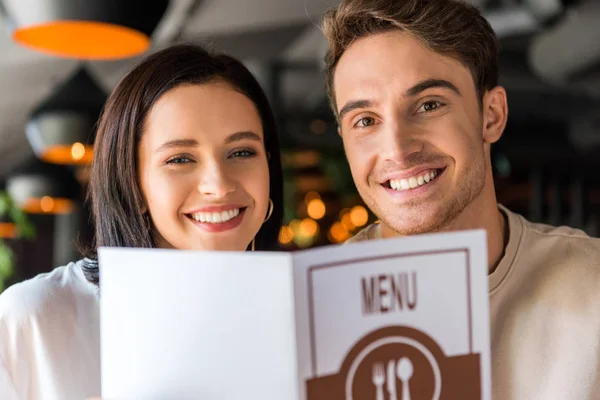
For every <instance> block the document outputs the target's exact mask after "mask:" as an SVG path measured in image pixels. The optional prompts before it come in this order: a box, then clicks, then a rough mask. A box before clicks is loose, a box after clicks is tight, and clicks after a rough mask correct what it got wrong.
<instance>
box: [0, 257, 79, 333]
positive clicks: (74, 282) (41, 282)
mask: <svg viewBox="0 0 600 400" xmlns="http://www.w3.org/2000/svg"><path fill="white" fill-rule="evenodd" d="M82 276H83V275H82V274H81V270H80V269H79V266H78V264H77V263H69V264H68V265H66V266H62V267H58V268H55V269H54V270H52V271H51V272H47V273H43V274H39V275H37V276H35V277H34V278H31V279H28V280H26V281H23V282H19V283H16V284H14V285H12V286H11V287H9V288H8V289H6V290H5V291H4V292H3V293H2V295H0V320H3V321H4V323H7V322H9V321H10V322H11V323H14V324H20V323H22V322H23V321H24V320H27V319H30V318H32V317H35V316H36V315H45V314H47V313H52V311H53V310H54V308H60V307H61V305H64V304H66V303H69V302H71V301H72V300H73V298H74V296H75V295H76V292H79V291H80V289H81V288H82V285H84V283H83V282H82ZM83 287H85V286H83Z"/></svg>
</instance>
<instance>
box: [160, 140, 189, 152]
mask: <svg viewBox="0 0 600 400" xmlns="http://www.w3.org/2000/svg"><path fill="white" fill-rule="evenodd" d="M197 146H198V141H197V140H196V139H175V140H169V141H168V142H165V143H163V144H161V145H160V146H159V147H158V148H157V149H156V152H157V153H158V152H161V151H164V150H169V149H173V148H178V147H197Z"/></svg>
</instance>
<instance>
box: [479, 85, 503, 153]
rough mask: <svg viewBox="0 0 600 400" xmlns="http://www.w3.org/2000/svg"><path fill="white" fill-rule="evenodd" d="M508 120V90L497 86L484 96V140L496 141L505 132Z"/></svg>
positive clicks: (488, 141) (487, 141)
mask: <svg viewBox="0 0 600 400" xmlns="http://www.w3.org/2000/svg"><path fill="white" fill-rule="evenodd" d="M507 120H508V103H507V101H506V91H505V90H504V88H503V87H501V86H496V87H495V88H493V89H491V90H489V91H488V92H487V93H486V94H485V95H484V96H483V141H484V142H486V143H490V144H491V143H496V142H497V141H498V140H499V139H500V137H501V136H502V132H504V128H505V127H506V121H507Z"/></svg>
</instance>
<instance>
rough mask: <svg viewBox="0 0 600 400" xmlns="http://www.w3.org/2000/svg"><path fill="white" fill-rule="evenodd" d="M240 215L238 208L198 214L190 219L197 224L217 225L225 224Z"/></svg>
mask: <svg viewBox="0 0 600 400" xmlns="http://www.w3.org/2000/svg"><path fill="white" fill-rule="evenodd" d="M239 214H240V209H239V208H234V209H231V210H227V211H221V212H198V213H194V214H192V218H194V219H195V220H196V221H198V222H204V223H206V222H208V223H212V224H219V223H223V222H227V221H229V220H230V219H233V218H235V217H237V216H238V215H239Z"/></svg>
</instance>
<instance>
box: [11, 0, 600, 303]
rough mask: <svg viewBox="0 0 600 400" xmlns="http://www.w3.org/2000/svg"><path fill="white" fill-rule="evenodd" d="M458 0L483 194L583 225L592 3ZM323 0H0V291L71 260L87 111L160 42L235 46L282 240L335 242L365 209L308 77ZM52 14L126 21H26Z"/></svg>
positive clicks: (598, 55)
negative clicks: (251, 98) (477, 45)
mask: <svg viewBox="0 0 600 400" xmlns="http://www.w3.org/2000/svg"><path fill="white" fill-rule="evenodd" d="M470 2H471V3H473V4H476V5H477V6H478V7H480V8H481V9H483V10H484V13H485V15H486V17H487V18H488V20H489V21H490V23H491V25H492V27H493V28H494V29H495V31H496V32H497V34H498V36H499V38H500V41H501V45H502V51H501V65H500V83H501V85H502V86H504V87H505V88H506V90H507V92H508V102H509V123H508V126H507V128H506V130H505V133H504V136H503V138H502V139H501V140H500V142H499V143H498V144H496V145H494V146H493V147H492V152H493V166H494V173H495V179H496V188H497V196H498V200H499V202H500V203H501V204H503V205H505V206H507V207H509V208H510V209H512V210H514V211H516V212H518V213H521V214H523V215H524V216H526V217H527V218H529V219H531V220H533V221H539V222H545V223H550V224H553V225H561V224H567V225H571V226H574V227H577V228H580V229H583V230H585V231H586V232H587V233H588V234H589V235H592V236H598V234H599V229H600V178H598V176H597V173H596V172H594V171H596V168H598V165H600V157H599V155H600V152H599V150H600V2H599V1H595V0H470ZM336 3H337V0H243V1H242V2H240V0H171V1H168V0H145V1H142V0H128V1H117V0H114V1H108V0H86V1H79V2H77V1H66V0H30V1H23V0H0V175H1V180H0V182H1V184H2V188H1V192H0V215H1V218H2V221H1V222H0V236H1V237H2V239H0V240H1V242H0V292H1V291H2V289H3V288H4V287H6V286H8V285H9V284H11V283H14V282H17V281H20V280H23V279H27V278H30V277H33V276H35V275H36V274H38V273H41V272H46V271H50V270H51V269H53V268H54V267H55V266H58V265H63V264H65V263H67V262H69V261H71V260H75V259H78V258H79V257H80V256H79V254H80V253H79V250H78V247H77V245H76V244H77V243H80V244H82V245H86V244H89V243H90V241H91V240H92V235H93V234H92V227H91V226H90V222H89V213H88V209H87V205H86V203H85V201H84V200H85V191H86V185H87V182H88V179H89V164H90V163H91V161H92V159H93V147H92V144H93V138H94V137H93V136H94V135H93V129H94V125H95V124H96V121H97V118H98V115H99V114H100V112H101V109H102V106H103V103H104V101H105V99H106V96H107V94H108V93H109V92H110V91H111V90H112V88H113V87H114V85H115V84H116V83H117V82H118V80H119V79H120V78H121V77H122V76H123V75H124V74H125V73H126V72H127V71H128V69H130V68H131V67H132V66H133V65H134V64H135V63H136V62H138V61H139V60H140V59H141V58H143V57H144V56H146V55H147V54H149V53H150V52H152V51H156V50H157V49H161V48H164V47H165V46H168V45H170V44H172V43H178V42H193V43H202V44H208V45H209V46H210V47H211V48H214V49H216V50H220V51H224V52H227V53H229V54H232V55H234V56H236V57H239V58H241V59H242V60H244V62H245V63H246V64H247V65H248V67H249V68H250V69H251V70H252V72H253V73H254V74H255V75H256V76H257V77H258V79H259V80H260V82H261V84H262V85H263V87H264V88H265V90H266V91H267V93H268V95H269V96H270V101H271V104H272V106H273V109H274V111H275V113H276V116H277V120H278V124H279V134H280V141H281V144H282V160H283V164H284V177H285V205H286V208H285V217H284V227H283V229H282V230H281V233H280V243H281V245H282V246H283V248H284V249H286V250H297V249H304V248H310V247H315V246H322V245H326V244H331V243H341V242H343V241H345V240H346V239H348V238H349V237H351V236H352V235H353V234H355V233H356V232H357V230H359V229H360V228H361V227H363V226H365V225H366V224H367V223H369V222H373V221H374V220H375V217H374V216H373V215H372V214H370V213H369V212H368V211H367V209H366V207H365V206H364V205H363V204H362V203H361V200H360V197H359V196H358V195H357V193H356V190H355V188H354V184H353V181H352V176H351V174H350V170H349V168H348V166H347V164H346V161H345V157H344V151H343V147H342V143H341V139H340V137H339V136H338V133H337V126H336V122H335V119H334V117H333V114H332V113H331V111H330V108H329V104H328V100H327V96H326V93H325V90H324V81H323V66H324V63H323V56H324V54H325V50H326V43H325V41H324V38H323V37H322V33H321V32H320V30H319V27H318V25H319V20H320V16H321V15H322V13H323V12H324V11H325V10H326V9H327V8H329V7H331V6H333V5H335V4H336ZM74 4H78V6H77V7H76V6H74ZM142 13H145V14H144V16H142ZM64 19H75V20H88V21H107V20H108V21H113V22H114V23H116V24H119V25H122V26H124V27H128V28H134V29H136V30H138V31H139V32H141V33H139V32H138V33H136V34H135V35H134V34H131V32H130V34H131V36H129V37H126V38H121V37H119V35H118V32H106V33H105V34H104V36H103V37H104V39H103V40H101V41H94V40H93V38H92V37H91V36H86V35H88V34H89V35H91V33H86V32H84V31H81V33H74V32H79V31H77V29H84V28H86V27H83V26H75V25H74V26H68V27H62V28H63V30H62V31H61V27H60V26H58V27H55V28H56V29H55V31H50V30H48V31H44V30H35V29H28V28H29V27H30V26H34V25H36V24H39V23H40V22H47V21H59V20H64ZM58 25H60V24H58ZM98 26H99V25H98ZM87 28H89V29H94V27H93V26H87ZM96 28H98V27H96ZM98 29H101V28H98ZM128 32H129V31H128ZM142 33H143V34H142ZM144 34H145V35H149V40H148V36H145V35H144Z"/></svg>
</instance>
